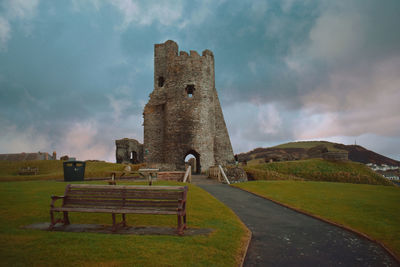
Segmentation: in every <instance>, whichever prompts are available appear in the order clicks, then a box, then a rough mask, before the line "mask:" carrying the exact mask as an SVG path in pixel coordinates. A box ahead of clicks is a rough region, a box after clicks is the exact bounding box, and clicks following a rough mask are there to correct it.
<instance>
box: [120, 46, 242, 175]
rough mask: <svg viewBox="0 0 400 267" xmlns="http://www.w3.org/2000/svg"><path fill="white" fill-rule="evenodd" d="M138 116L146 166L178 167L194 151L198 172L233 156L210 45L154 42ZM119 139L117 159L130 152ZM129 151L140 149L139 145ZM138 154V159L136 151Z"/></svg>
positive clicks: (223, 163) (181, 165) (231, 159)
mask: <svg viewBox="0 0 400 267" xmlns="http://www.w3.org/2000/svg"><path fill="white" fill-rule="evenodd" d="M143 117H144V123H143V125H144V144H143V160H144V162H146V163H148V164H149V165H151V166H163V167H164V168H168V169H170V170H173V169H175V170H183V169H184V168H185V158H186V156H187V155H193V156H194V157H195V158H196V164H195V165H196V170H195V172H197V173H200V172H201V171H206V170H207V169H208V168H209V167H210V166H214V165H228V164H233V163H234V162H235V160H234V156H233V151H232V145H231V142H230V139H229V134H228V130H227V128H226V124H225V120H224V116H223V114H222V109H221V105H220V102H219V99H218V94H217V90H216V89H215V75H214V55H213V53H212V52H211V51H210V50H205V51H203V53H202V55H201V56H200V55H199V54H198V53H197V52H196V51H190V54H188V53H187V52H184V51H180V52H179V50H178V45H177V44H176V43H175V42H174V41H171V40H169V41H166V42H165V43H162V44H156V45H155V47H154V90H153V92H152V93H151V94H150V100H149V102H148V103H147V104H146V106H145V108H144V112H143ZM123 140H126V139H122V140H117V141H116V144H117V162H118V161H119V158H118V157H120V160H122V161H121V162H123V161H124V160H126V159H128V158H127V157H126V156H127V155H129V157H131V156H130V154H129V153H130V152H127V151H128V150H129V149H130V148H129V149H128V150H127V147H129V146H127V145H124V144H125V143H124V142H125V141H123ZM127 140H133V139H127ZM134 141H136V140H134ZM134 141H130V142H133V143H134ZM127 142H128V141H127ZM136 142H137V141H136ZM131 151H135V152H136V153H141V152H140V149H137V150H135V149H131ZM137 157H138V160H140V159H141V156H140V154H138V156H137Z"/></svg>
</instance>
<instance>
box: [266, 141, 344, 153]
mask: <svg viewBox="0 0 400 267" xmlns="http://www.w3.org/2000/svg"><path fill="white" fill-rule="evenodd" d="M319 145H324V146H325V147H326V148H327V149H328V151H343V149H339V148H337V147H335V145H336V144H335V143H331V142H328V141H299V142H290V143H286V144H281V145H277V146H273V147H272V148H304V149H310V148H313V147H316V146H319Z"/></svg>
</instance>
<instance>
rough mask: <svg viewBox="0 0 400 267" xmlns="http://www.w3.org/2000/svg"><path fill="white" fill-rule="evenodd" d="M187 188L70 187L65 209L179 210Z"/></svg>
mask: <svg viewBox="0 0 400 267" xmlns="http://www.w3.org/2000/svg"><path fill="white" fill-rule="evenodd" d="M187 190H188V188H187V186H127V185H86V184H69V185H67V188H66V190H65V198H64V202H63V206H64V207H66V206H67V207H85V208H88V207H89V208H90V207H93V208H99V207H101V208H110V209H113V208H125V209H146V210H148V209H153V210H160V211H162V210H169V211H171V210H181V209H184V208H185V205H184V202H186V197H187Z"/></svg>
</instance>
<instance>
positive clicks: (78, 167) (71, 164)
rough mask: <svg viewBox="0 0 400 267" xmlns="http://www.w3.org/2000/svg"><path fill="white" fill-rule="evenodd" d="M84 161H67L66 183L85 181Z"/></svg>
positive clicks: (65, 165) (65, 170)
mask: <svg viewBox="0 0 400 267" xmlns="http://www.w3.org/2000/svg"><path fill="white" fill-rule="evenodd" d="M85 165H86V162H84V161H65V162H64V181H66V182H69V181H83V178H84V176H85Z"/></svg>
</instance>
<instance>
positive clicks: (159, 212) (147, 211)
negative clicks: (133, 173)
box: [53, 207, 177, 215]
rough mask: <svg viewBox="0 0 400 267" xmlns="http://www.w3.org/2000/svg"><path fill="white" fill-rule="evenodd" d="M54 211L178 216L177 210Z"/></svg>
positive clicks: (82, 209) (108, 209) (88, 209)
mask: <svg viewBox="0 0 400 267" xmlns="http://www.w3.org/2000/svg"><path fill="white" fill-rule="evenodd" d="M53 211H59V212H63V211H74V212H91V213H115V214H129V213H134V214H158V215H163V214H166V215H176V214H177V211H176V210H170V211H168V210H157V209H154V210H149V209H116V208H106V207H103V208H99V209H93V208H75V207H74V208H71V207H65V208H61V207H60V208H54V209H53Z"/></svg>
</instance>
